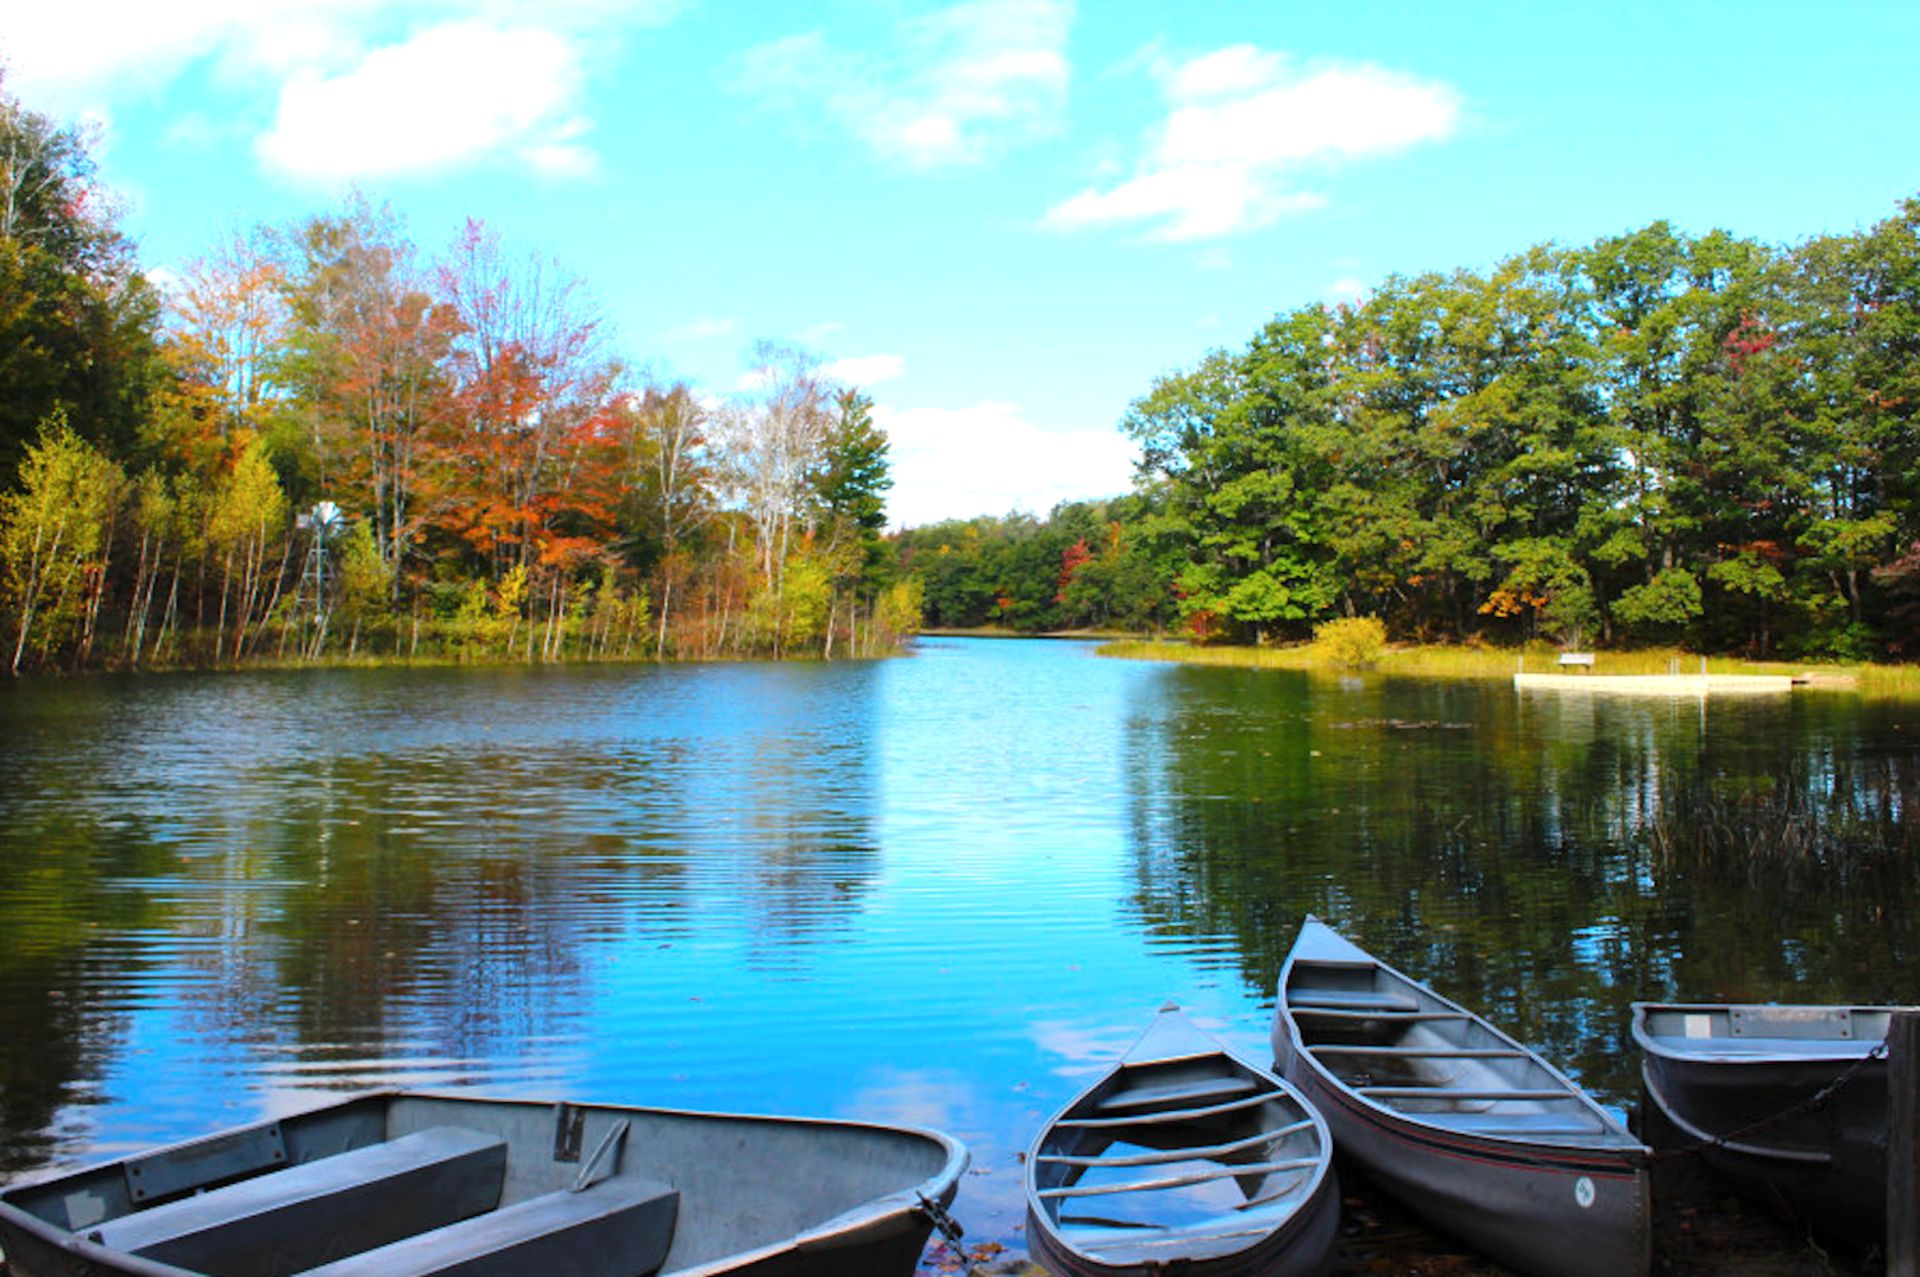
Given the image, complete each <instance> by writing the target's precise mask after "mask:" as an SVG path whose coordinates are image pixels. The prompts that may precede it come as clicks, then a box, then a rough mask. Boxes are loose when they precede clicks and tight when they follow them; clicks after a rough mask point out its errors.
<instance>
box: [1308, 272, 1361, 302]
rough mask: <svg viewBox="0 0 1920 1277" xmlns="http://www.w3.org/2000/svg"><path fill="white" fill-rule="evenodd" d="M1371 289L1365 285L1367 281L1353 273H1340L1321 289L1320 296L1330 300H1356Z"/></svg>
mask: <svg viewBox="0 0 1920 1277" xmlns="http://www.w3.org/2000/svg"><path fill="white" fill-rule="evenodd" d="M1371 291H1373V290H1372V289H1370V288H1368V287H1367V281H1366V280H1364V279H1360V278H1358V277H1356V276H1353V275H1342V276H1341V277H1340V278H1339V279H1336V280H1334V281H1333V282H1332V283H1331V284H1328V285H1327V286H1326V288H1325V289H1323V290H1322V291H1321V296H1323V297H1325V298H1326V299H1327V300H1328V301H1330V302H1357V301H1360V300H1362V299H1363V298H1365V297H1366V295H1367V294H1368V293H1369V292H1371Z"/></svg>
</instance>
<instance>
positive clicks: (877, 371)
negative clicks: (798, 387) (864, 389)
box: [820, 355, 907, 386]
mask: <svg viewBox="0 0 1920 1277" xmlns="http://www.w3.org/2000/svg"><path fill="white" fill-rule="evenodd" d="M820 371H821V372H823V373H825V374H826V375H827V376H828V377H829V378H831V379H832V380H834V381H839V382H844V383H846V384H847V385H849V386H877V385H879V384H880V383H881V382H883V381H892V380H893V379H894V378H895V377H899V376H902V375H904V374H905V373H906V371H907V361H906V360H905V359H904V358H903V357H901V356H899V355H856V356H853V357H852V358H849V359H836V360H834V361H833V362H832V363H830V364H827V365H826V366H824V367H823V368H821V369H820Z"/></svg>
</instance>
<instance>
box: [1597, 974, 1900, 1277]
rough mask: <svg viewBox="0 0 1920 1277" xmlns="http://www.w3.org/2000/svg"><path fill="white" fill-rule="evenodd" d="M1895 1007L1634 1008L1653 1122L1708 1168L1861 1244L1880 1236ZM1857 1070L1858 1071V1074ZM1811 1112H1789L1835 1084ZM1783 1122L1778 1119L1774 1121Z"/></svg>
mask: <svg viewBox="0 0 1920 1277" xmlns="http://www.w3.org/2000/svg"><path fill="white" fill-rule="evenodd" d="M1898 1009H1899V1008H1896V1007H1864V1006H1862V1007H1848V1006H1741V1005H1720V1004H1714V1005H1707V1004H1671V1003H1652V1002H1636V1003H1634V1004H1633V1040H1634V1041H1635V1042H1636V1043H1638V1044H1639V1047H1640V1075H1641V1079H1642V1080H1643V1082H1644V1083H1645V1084H1646V1092H1647V1103H1648V1107H1649V1110H1650V1111H1653V1110H1657V1111H1658V1113H1659V1114H1660V1116H1662V1117H1664V1118H1665V1119H1666V1120H1667V1121H1668V1122H1669V1123H1671V1124H1672V1126H1673V1128H1674V1131H1673V1134H1674V1136H1675V1137H1677V1139H1678V1140H1679V1141H1681V1142H1683V1143H1692V1142H1698V1141H1708V1140H1719V1141H1724V1142H1723V1143H1720V1144H1717V1145H1715V1146H1713V1147H1710V1148H1707V1149H1704V1150H1703V1155H1704V1156H1705V1157H1706V1159H1707V1160H1708V1162H1710V1163H1711V1164H1712V1165H1713V1166H1714V1167H1715V1168H1716V1169H1718V1170H1721V1171H1723V1172H1725V1173H1727V1174H1729V1175H1731V1176H1733V1177H1735V1178H1737V1179H1740V1180H1742V1181H1745V1182H1746V1183H1747V1184H1749V1185H1750V1186H1752V1187H1757V1188H1761V1189H1764V1190H1765V1191H1764V1193H1763V1194H1762V1195H1763V1196H1764V1197H1765V1198H1766V1199H1767V1200H1768V1201H1770V1202H1774V1203H1779V1204H1783V1205H1786V1206H1788V1207H1790V1208H1791V1209H1792V1210H1793V1211H1794V1212H1795V1213H1797V1214H1799V1215H1801V1216H1803V1217H1804V1218H1805V1219H1806V1220H1807V1221H1808V1222H1809V1223H1810V1224H1813V1225H1814V1226H1816V1227H1818V1228H1820V1229H1821V1230H1822V1231H1824V1232H1826V1233H1828V1234H1830V1235H1833V1236H1838V1237H1842V1238H1845V1239H1847V1240H1850V1241H1852V1242H1854V1243H1856V1244H1859V1245H1873V1244H1877V1243H1878V1242H1880V1241H1881V1240H1882V1239H1883V1238H1884V1237H1885V1236H1886V1218H1887V1216H1886V1211H1887V1144H1886V1141H1887V1066H1886V1062H1885V1060H1883V1059H1873V1058H1869V1057H1871V1056H1872V1054H1873V1051H1874V1048H1875V1047H1877V1046H1879V1045H1880V1043H1881V1042H1882V1041H1884V1040H1885V1038H1886V1036H1887V1024H1888V1021H1889V1018H1890V1017H1891V1016H1892V1014H1893V1012H1894V1011H1895V1010H1898ZM1856 1066H1858V1067H1857V1068H1856ZM1843 1076H1844V1077H1845V1078H1846V1081H1845V1084H1844V1085H1842V1086H1840V1087H1839V1088H1838V1089H1837V1090H1835V1091H1834V1092H1833V1093H1832V1094H1831V1095H1830V1096H1828V1097H1827V1099H1826V1100H1825V1101H1824V1102H1822V1103H1821V1104H1819V1105H1818V1106H1816V1107H1811V1108H1807V1109H1805V1111H1800V1112H1793V1111H1792V1110H1795V1109H1798V1108H1800V1107H1801V1106H1803V1105H1805V1104H1806V1103H1807V1101H1809V1100H1810V1099H1811V1098H1812V1097H1813V1096H1814V1095H1816V1094H1818V1093H1819V1092H1820V1091H1822V1090H1823V1089H1825V1088H1827V1087H1829V1086H1831V1085H1833V1084H1834V1083H1835V1082H1836V1081H1838V1080H1839V1079H1841V1078H1842V1077H1843ZM1782 1114H1785V1115H1786V1116H1784V1117H1783V1116H1781V1115H1782Z"/></svg>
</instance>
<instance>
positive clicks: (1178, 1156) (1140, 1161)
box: [1034, 1121, 1313, 1166]
mask: <svg viewBox="0 0 1920 1277" xmlns="http://www.w3.org/2000/svg"><path fill="white" fill-rule="evenodd" d="M1312 1129H1313V1123H1312V1122H1310V1121H1309V1122H1295V1123H1293V1124H1292V1125H1291V1126H1283V1127H1280V1128H1279V1129H1277V1130H1272V1131H1259V1132H1256V1133H1255V1134H1253V1135H1249V1136H1247V1137H1245V1138H1244V1139H1237V1140H1228V1141H1227V1142H1226V1143H1224V1144H1208V1145H1205V1146H1199V1147H1193V1148H1170V1149H1161V1150H1156V1151H1154V1152H1151V1153H1126V1154H1122V1155H1120V1156H1118V1157H1107V1156H1104V1155H1103V1156H1099V1157H1080V1156H1077V1155H1073V1154H1067V1153H1040V1154H1037V1155H1036V1156H1035V1157H1034V1160H1035V1161H1036V1162H1050V1163H1052V1164H1054V1165H1056V1166H1158V1165H1162V1164H1164V1163H1167V1162H1192V1161H1204V1160H1209V1159H1217V1158H1222V1157H1226V1156H1228V1155H1229V1154H1232V1153H1241V1152H1245V1151H1246V1150H1247V1149H1250V1148H1259V1147H1261V1146H1262V1145H1265V1144H1272V1143H1274V1142H1275V1141H1276V1140H1282V1139H1285V1138H1286V1137H1287V1136H1289V1135H1292V1134H1294V1133H1295V1132H1298V1131H1307V1130H1312Z"/></svg>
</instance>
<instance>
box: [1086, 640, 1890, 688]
mask: <svg viewBox="0 0 1920 1277" xmlns="http://www.w3.org/2000/svg"><path fill="white" fill-rule="evenodd" d="M1100 655H1102V656H1108V657H1113V658H1116V659H1119V660H1134V661H1169V662H1173V663H1175V664H1182V665H1215V666H1227V667H1230V668H1235V669H1271V670H1295V671H1300V672H1306V673H1323V674H1358V675H1367V674H1374V675H1379V674H1385V675H1392V676H1395V677H1410V678H1442V679H1448V678H1451V679H1474V680H1482V679H1484V680H1499V681H1510V680H1511V679H1512V678H1513V676H1514V675H1515V674H1516V673H1522V672H1528V673H1538V674H1546V673H1552V672H1554V671H1555V670H1556V669H1557V668H1558V665H1557V662H1558V659H1559V653H1558V651H1557V649H1553V648H1549V647H1546V646H1544V645H1538V646H1534V647H1529V648H1526V649H1516V648H1491V647H1466V646H1461V645H1457V644H1445V643H1428V644H1418V643H1408V644H1398V645H1394V646H1390V647H1388V648H1387V649H1386V650H1385V651H1384V652H1383V653H1382V654H1381V656H1380V659H1379V660H1378V661H1377V662H1376V663H1375V664H1373V665H1372V666H1370V667H1367V668H1365V669H1344V668H1342V667H1341V666H1340V665H1338V664H1337V663H1335V662H1334V661H1332V660H1331V659H1329V658H1328V657H1327V656H1326V655H1325V654H1324V653H1323V652H1322V651H1321V650H1320V649H1318V648H1317V647H1316V646H1315V645H1314V644H1312V643H1296V644H1292V645H1289V646H1284V647H1245V646H1229V645H1215V644H1204V645H1196V644H1192V643H1187V642H1183V641H1180V640H1174V639H1139V638H1129V639H1122V640H1117V641H1113V642H1109V643H1106V644H1103V645H1102V646H1101V648H1100ZM1595 657H1596V660H1595V664H1594V672H1595V673H1596V674H1600V675H1608V674H1611V675H1636V676H1638V675H1653V674H1667V673H1669V672H1671V671H1672V670H1674V669H1675V668H1678V669H1680V670H1682V671H1684V672H1686V673H1696V672H1706V673H1710V674H1714V675H1786V676H1789V677H1792V678H1796V679H1799V678H1804V679H1805V682H1806V686H1807V687H1808V688H1810V689H1814V690H1828V691H1857V692H1860V693H1863V694H1865V695H1870V696H1893V697H1901V698H1920V666H1915V665H1874V664H1867V663H1861V664H1850V665H1838V664H1827V663H1820V662H1804V663H1789V662H1784V661H1750V660H1745V659H1742V658H1739V657H1731V656H1709V657H1706V658H1704V664H1703V658H1702V657H1701V656H1700V654H1699V653H1697V652H1682V651H1679V650H1678V649H1673V648H1642V649H1635V650H1631V651H1604V650H1603V651H1600V652H1597V653H1596V654H1595ZM1676 662H1677V666H1676ZM1580 677H1591V675H1582V676H1580Z"/></svg>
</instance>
